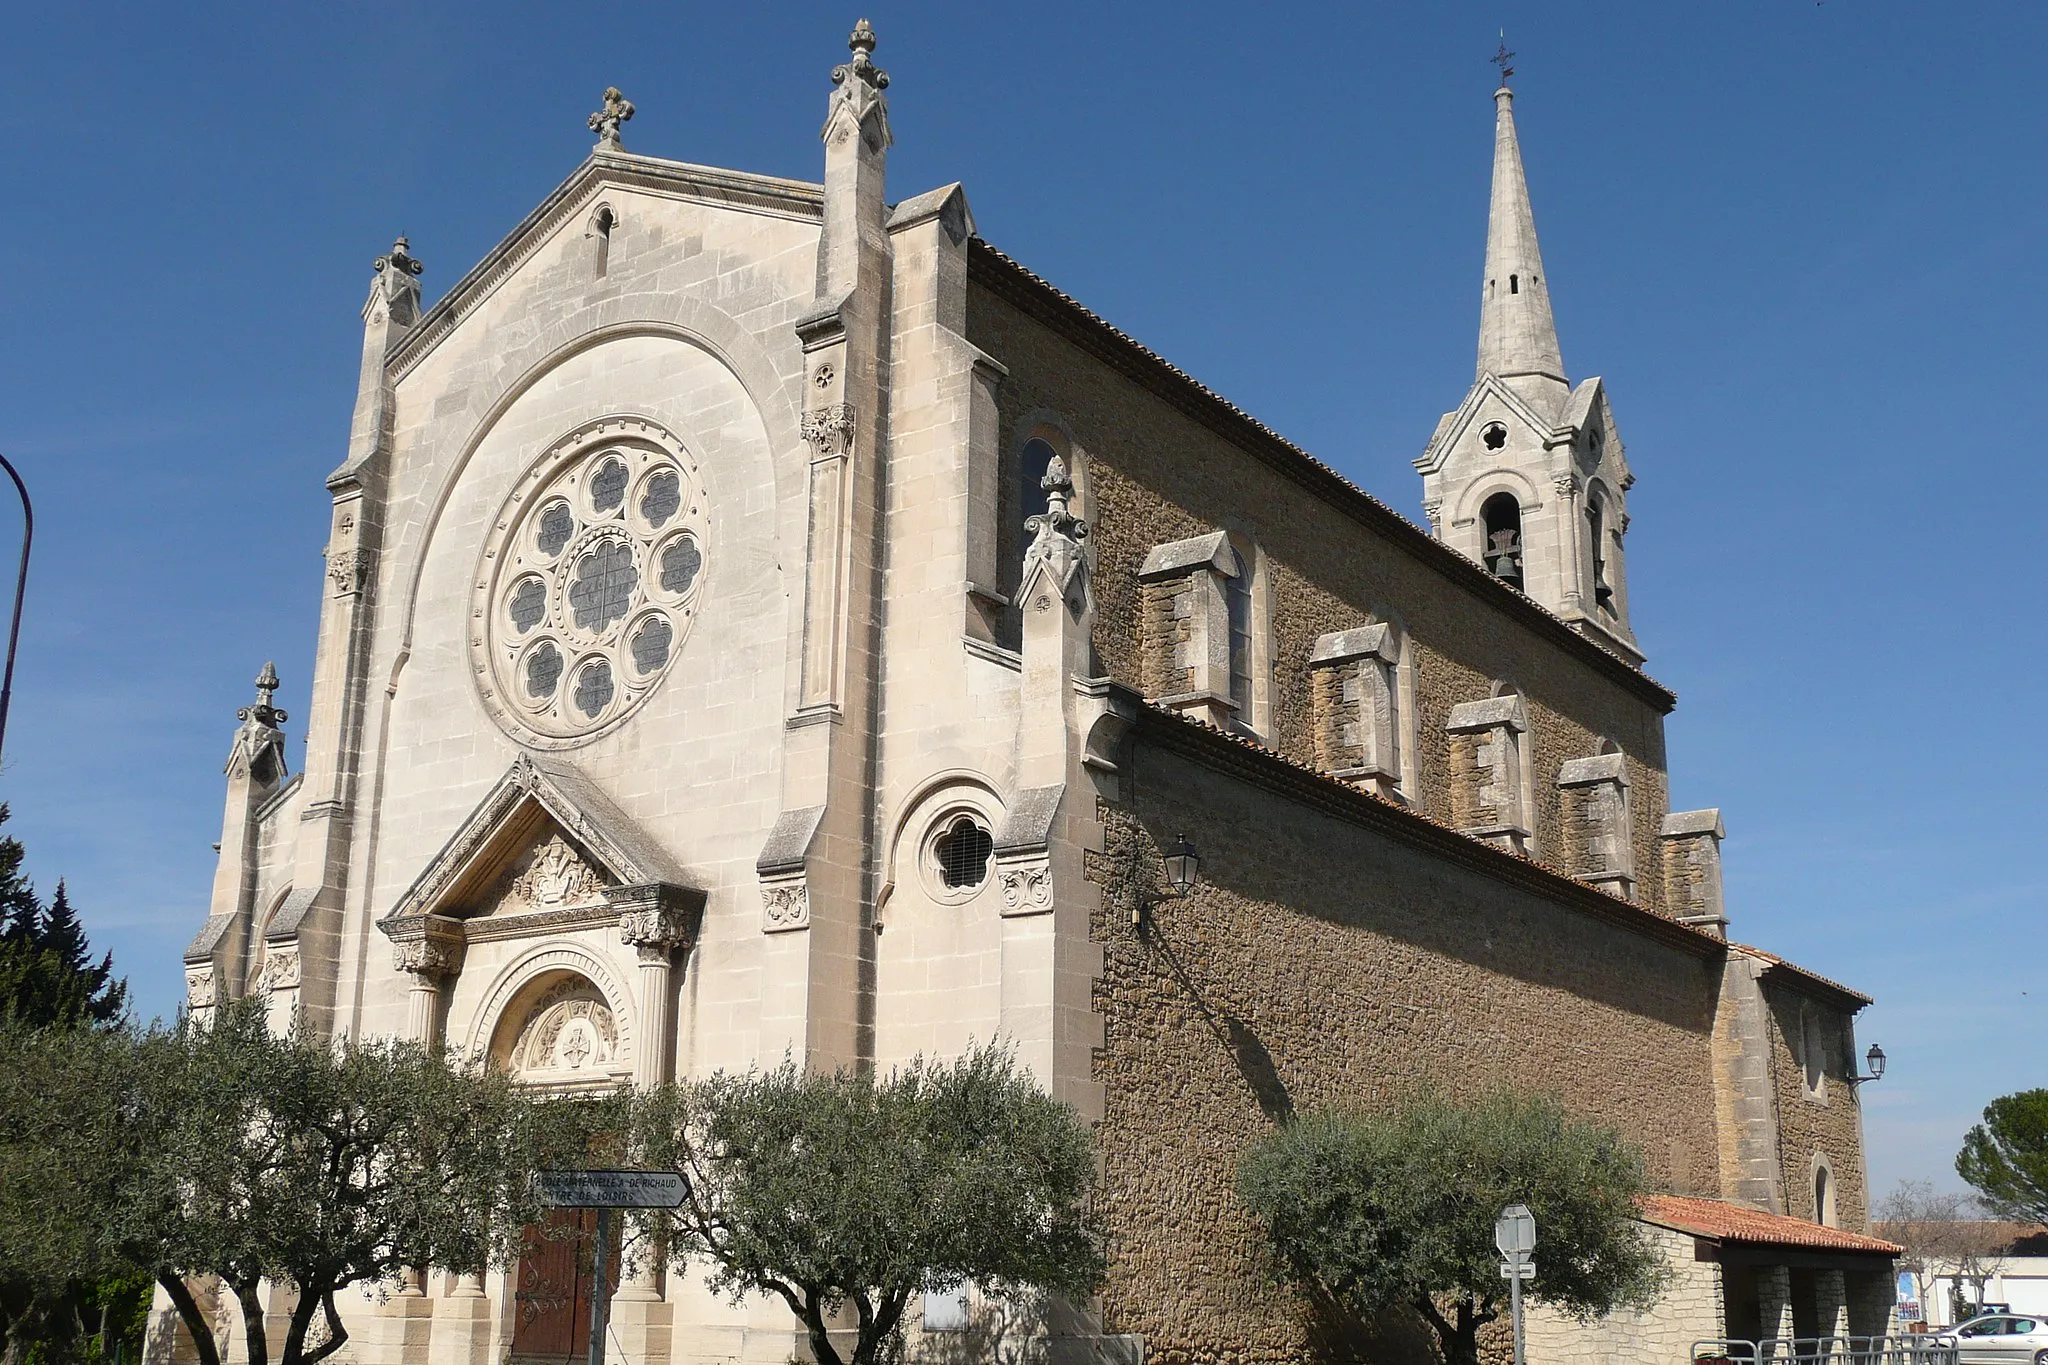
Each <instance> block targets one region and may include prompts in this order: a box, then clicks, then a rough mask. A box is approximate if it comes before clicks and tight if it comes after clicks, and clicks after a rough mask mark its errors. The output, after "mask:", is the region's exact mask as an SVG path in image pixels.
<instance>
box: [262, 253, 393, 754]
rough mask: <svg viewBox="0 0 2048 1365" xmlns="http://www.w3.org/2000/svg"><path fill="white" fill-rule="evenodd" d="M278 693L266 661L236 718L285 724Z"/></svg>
mask: <svg viewBox="0 0 2048 1365" xmlns="http://www.w3.org/2000/svg"><path fill="white" fill-rule="evenodd" d="M398 240H399V244H400V245H403V244H404V242H405V238H403V237H401V238H399V239H398ZM276 694H277V665H276V664H274V663H268V662H266V663H265V664H264V665H263V671H262V672H261V673H258V674H257V675H256V704H255V705H254V706H245V707H243V708H242V709H241V710H239V711H237V712H235V719H236V720H244V721H248V722H249V723H250V724H252V725H267V726H269V727H271V728H272V729H275V728H277V727H278V726H280V725H282V724H284V723H285V721H287V720H288V719H290V717H288V716H286V715H285V713H284V712H282V711H280V710H279V709H278V708H276V707H275V706H272V705H271V704H270V700H271V698H272V697H274V696H275V695H276Z"/></svg>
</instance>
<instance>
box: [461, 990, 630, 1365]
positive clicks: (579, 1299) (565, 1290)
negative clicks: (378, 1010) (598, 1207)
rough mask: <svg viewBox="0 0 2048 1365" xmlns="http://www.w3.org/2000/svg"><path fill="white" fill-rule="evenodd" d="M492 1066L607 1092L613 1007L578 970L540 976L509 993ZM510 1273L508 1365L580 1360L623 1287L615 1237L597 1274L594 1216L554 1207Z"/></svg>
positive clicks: (614, 1045)
mask: <svg viewBox="0 0 2048 1365" xmlns="http://www.w3.org/2000/svg"><path fill="white" fill-rule="evenodd" d="M490 1051H491V1059H492V1061H493V1063H494V1064H496V1065H498V1066H500V1067H503V1068H504V1069H505V1070H506V1071H507V1072H509V1073H510V1074H511V1075H512V1076H513V1077H514V1078H516V1079H517V1080H519V1081H520V1082H522V1083H523V1084H526V1085H531V1086H534V1087H536V1088H540V1089H547V1090H554V1091H587V1090H608V1089H611V1088H612V1087H614V1086H615V1085H617V1084H618V1083H619V1066H620V1064H621V1061H622V1058H621V1056H620V1053H621V1047H620V1037H619V1027H618V1020H617V1018H616V1016H615V1015H614V1014H613V1011H612V1006H611V1002H610V1001H609V1000H608V999H606V997H605V994H604V992H603V991H602V990H601V989H599V987H598V986H597V984H596V983H595V982H593V981H592V980H591V979H590V978H589V977H587V976H583V975H581V974H579V973H577V972H573V971H554V972H547V973H544V974H542V975H540V976H537V977H536V978H534V979H533V980H532V981H529V982H527V983H526V984H525V985H523V986H522V987H520V989H519V990H518V991H517V992H516V993H515V994H514V995H513V997H512V999H511V1000H510V1001H509V1002H508V1004H507V1005H506V1008H505V1010H504V1011H503V1013H502V1014H501V1015H500V1017H499V1021H498V1026H497V1028H496V1029H495V1030H494V1032H493V1034H492V1038H491V1049H490ZM521 1244H522V1245H521V1250H520V1256H519V1262H518V1264H517V1265H516V1266H515V1267H514V1269H513V1274H512V1285H511V1290H512V1304H511V1307H512V1332H511V1336H512V1344H511V1350H510V1352H509V1360H510V1362H511V1365H567V1362H570V1361H575V1360H580V1359H582V1358H583V1357H584V1355H585V1353H586V1351H587V1350H588V1347H589V1343H590V1320H591V1312H592V1309H593V1308H594V1307H595V1306H596V1305H597V1304H599V1303H600V1302H602V1303H604V1304H607V1305H609V1304H610V1302H611V1299H612V1295H613V1294H615V1293H616V1292H617V1291H618V1287H619V1273H618V1267H619V1238H618V1232H617V1230H616V1229H614V1230H613V1232H612V1235H611V1237H610V1239H609V1245H608V1246H607V1248H606V1253H605V1272H606V1273H605V1276H604V1283H603V1284H602V1285H600V1284H599V1283H598V1280H597V1275H596V1272H595V1263H596V1255H595V1252H596V1249H597V1213H596V1211H595V1210H593V1209H554V1210H551V1211H550V1212H549V1213H548V1214H547V1216H546V1217H545V1218H544V1219H543V1220H542V1221H541V1222H539V1223H529V1224H528V1225H527V1226H526V1227H525V1229H524V1230H523V1231H522V1233H521Z"/></svg>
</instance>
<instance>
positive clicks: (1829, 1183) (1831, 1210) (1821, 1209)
mask: <svg viewBox="0 0 2048 1365" xmlns="http://www.w3.org/2000/svg"><path fill="white" fill-rule="evenodd" d="M1813 1221H1814V1222H1816V1223H1819V1224H1820V1225H1821V1226H1822V1227H1829V1228H1831V1227H1833V1226H1834V1225H1835V1181H1834V1175H1833V1173H1832V1172H1830V1171H1829V1170H1828V1168H1827V1163H1825V1162H1821V1163H1819V1164H1817V1165H1816V1166H1815V1167H1814V1168H1813Z"/></svg>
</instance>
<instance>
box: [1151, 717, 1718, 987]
mask: <svg viewBox="0 0 2048 1365" xmlns="http://www.w3.org/2000/svg"><path fill="white" fill-rule="evenodd" d="M1136 728H1137V733H1138V735H1139V736H1140V737H1141V738H1142V739H1144V740H1145V741H1146V742H1148V743H1151V744H1155V745H1157V746H1158V747H1160V748H1162V749H1165V750H1167V751H1169V752H1172V753H1175V754H1178V755H1180V756H1181V757H1183V758H1186V759H1189V760H1190V761H1192V762H1195V763H1199V764H1201V765H1203V766H1204V767H1207V768H1210V769H1212V770H1214V771H1217V772H1221V773H1225V774H1227V775H1229V776H1231V777H1235V778H1237V779H1239V780H1240V781H1243V782H1247V783H1250V784H1252V785H1253V786H1257V787H1260V788H1263V789H1264V790H1266V791H1269V792H1272V793H1273V794H1274V795H1276V796H1280V797H1284V798H1286V799H1288V800H1290V801H1294V802H1296V803H1298V804H1300V805H1303V806H1306V807H1309V808H1310V809H1312V810H1316V811H1320V812H1321V813H1323V814H1325V815H1329V816H1334V817H1335V818H1337V819H1339V820H1343V821H1345V822H1347V823H1349V824H1353V825H1357V826H1359V827H1360V828H1363V829H1369V830H1372V831H1373V832H1375V833H1377V834H1383V835H1385V836H1387V837H1388V838H1391V839H1395V840H1398V841H1400V842H1401V843H1404V844H1406V845H1408V846H1409V847H1411V848H1414V849H1418V850H1420V851H1422V852H1425V853H1429V854H1431V855H1433V856H1435V857H1439V858H1442V859H1443V860H1444V861H1446V862H1449V863H1454V864H1456V865H1458V866H1460V867H1464V868H1468V869H1470V870H1471V871H1474V872H1477V873H1479V874H1480V875H1481V876H1486V877H1491V878H1493V879H1494V880H1495V881H1498V882H1502V883H1505V884H1506V885H1508V886H1512V887H1514V888H1515V889H1517V890H1519V891H1526V892H1528V893H1529V894H1531V895H1534V896H1539V897H1541V898H1543V899H1544V900H1547V901H1550V902H1552V903H1553V904H1556V905H1561V906H1564V907H1565V908H1567V909H1571V910H1576V911H1579V912H1580V913H1581V914H1586V915H1590V916H1591V917H1592V918H1594V919H1598V920H1601V921H1603V922H1605V923H1608V924H1612V925H1614V926H1616V927H1617V928H1620V929H1625V930H1628V931H1629V932H1631V933H1635V934H1639V935H1641V936H1642V937H1644V938H1648V939H1651V940H1653V941H1655V942H1658V943H1661V944H1664V945H1665V946H1667V947H1672V948H1676V949H1678V950H1679V951H1681V952H1684V953H1689V954H1691V955H1692V956H1694V957H1700V958H1718V957H1720V956H1721V955H1722V954H1724V953H1725V952H1726V951H1727V949H1728V945H1727V944H1725V943H1723V942H1722V941H1721V940H1720V939H1717V938H1715V937H1714V936H1713V935H1711V934H1707V933H1704V932H1702V931H1700V930H1698V929H1694V928H1692V927H1690V926H1688V925H1684V924H1680V923H1679V922H1678V921H1677V920H1674V919H1671V918H1669V917H1667V916H1664V915H1660V914H1658V913H1657V912H1656V911H1654V910H1651V909H1648V908H1647V907H1645V906H1640V905H1635V904H1631V903H1630V902H1628V901H1625V900H1621V899H1619V898H1618V897H1615V896H1611V895H1608V894H1607V893H1606V892H1604V891H1599V890H1595V889H1594V888H1592V887H1590V886H1586V885H1584V884H1583V883H1581V882H1578V881H1574V880H1573V879H1572V878H1570V877H1567V876H1565V875H1564V874H1563V873H1561V872H1554V871H1552V870H1551V869H1550V868H1548V867H1545V866H1544V865H1543V864H1541V863H1538V862H1533V861H1531V860H1530V859H1527V858H1522V857H1517V856H1516V855H1514V854H1512V853H1508V852H1506V851H1504V850H1502V849H1499V848H1496V847H1494V846H1493V845H1491V844H1487V843H1483V842H1481V841H1480V840H1478V839H1474V838H1472V837H1470V836H1468V835H1465V834H1462V833H1460V832H1459V831H1457V830H1454V829H1451V828H1449V827H1448V826H1445V825H1440V824H1438V823H1437V822H1436V821H1434V820H1432V819H1430V818H1429V817H1428V816H1426V815H1423V814H1421V813H1420V812H1418V811H1414V810H1410V809H1409V808H1408V807H1406V806H1400V805H1396V804H1395V803H1394V802H1392V801H1386V800H1382V799H1381V798H1379V797H1377V796H1373V795H1371V794H1369V793H1367V792H1364V791H1361V790H1360V789H1359V788H1357V787H1354V786H1352V785H1351V784H1350V783H1348V782H1345V781H1343V780H1341V779H1339V778H1335V777H1329V776H1326V775H1324V774H1322V773H1319V772H1316V771H1314V770H1313V769H1309V768H1305V767H1303V766H1301V765H1300V764H1297V763H1294V762H1293V761H1291V760H1289V759H1287V758H1284V757H1282V756H1281V755H1279V754H1276V753H1274V752H1273V751H1271V750H1270V749H1266V748H1264V747H1263V746H1261V745H1258V744H1255V743H1253V742H1252V741H1250V740H1248V739H1242V738H1240V737H1238V736H1235V735H1228V734H1225V733H1224V732H1223V731H1221V730H1218V729H1216V728H1215V727H1214V726H1211V725H1205V724H1203V723H1202V722H1201V721H1198V720H1193V719H1190V718H1188V717H1185V716H1182V715H1179V714H1178V713H1176V712H1172V711H1167V710H1164V709H1162V708H1160V707H1158V706H1154V705H1150V704H1145V703H1142V702H1141V703H1140V704H1139V705H1138V707H1137V726H1136Z"/></svg>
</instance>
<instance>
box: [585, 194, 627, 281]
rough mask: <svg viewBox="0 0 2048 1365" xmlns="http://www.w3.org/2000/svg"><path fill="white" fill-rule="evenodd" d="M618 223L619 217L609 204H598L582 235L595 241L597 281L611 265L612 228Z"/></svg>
mask: <svg viewBox="0 0 2048 1365" xmlns="http://www.w3.org/2000/svg"><path fill="white" fill-rule="evenodd" d="M618 221H619V217H618V215H617V214H616V213H613V212H612V206H611V205H610V204H599V205H598V206H597V212H595V213H593V214H591V215H590V228H589V230H588V231H587V232H585V233H584V234H583V235H584V236H586V237H593V238H595V239H596V242H595V246H596V265H597V276H598V278H599V279H603V278H604V273H605V271H606V270H607V269H608V268H609V267H610V265H611V255H612V228H613V227H615V226H616V225H617V224H618Z"/></svg>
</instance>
